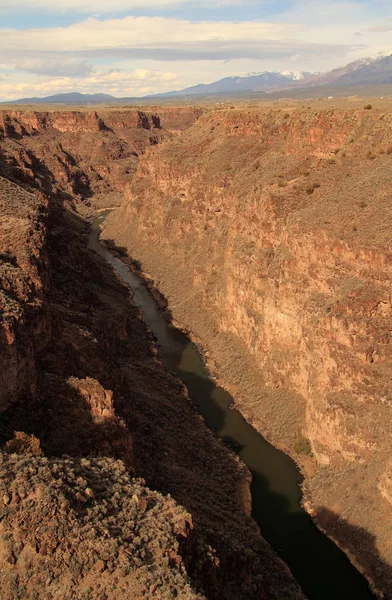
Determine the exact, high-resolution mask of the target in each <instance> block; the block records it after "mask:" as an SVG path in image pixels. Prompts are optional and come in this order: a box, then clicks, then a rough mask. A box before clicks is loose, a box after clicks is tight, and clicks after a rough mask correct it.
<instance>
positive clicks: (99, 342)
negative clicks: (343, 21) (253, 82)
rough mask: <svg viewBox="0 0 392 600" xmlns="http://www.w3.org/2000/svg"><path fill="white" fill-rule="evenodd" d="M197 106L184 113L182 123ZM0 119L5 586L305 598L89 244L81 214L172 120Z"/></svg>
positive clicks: (16, 593) (0, 453)
mask: <svg viewBox="0 0 392 600" xmlns="http://www.w3.org/2000/svg"><path fill="white" fill-rule="evenodd" d="M197 116H198V115H197V114H195V113H194V111H190V113H189V114H187V113H186V112H184V111H182V112H181V119H182V120H183V122H182V125H180V126H179V129H180V130H181V129H182V128H183V127H185V125H184V123H186V122H187V123H189V120H190V121H192V122H193V121H194V120H195V119H196V118H197ZM167 119H168V123H169V124H170V122H171V121H170V120H171V119H173V114H172V113H171V112H169V113H168V115H167ZM0 124H1V126H0V132H1V140H0V227H1V229H0V233H1V238H0V243H1V246H0V253H1V254H0V284H1V296H0V308H1V319H0V334H1V338H0V366H1V375H0V377H1V390H0V471H1V485H0V487H1V494H0V571H1V575H0V580H1V587H2V589H4V590H5V593H6V594H7V597H8V598H10V600H13V599H15V600H16V598H18V597H20V594H24V595H25V596H26V597H27V596H30V595H31V596H32V595H34V597H39V598H42V599H43V600H52V599H53V598H55V597H58V596H59V594H60V595H61V594H65V595H66V594H69V593H71V594H72V597H74V598H78V599H80V600H83V599H87V598H88V599H89V600H90V599H100V600H102V598H117V599H118V600H122V599H123V598H130V597H132V598H151V600H152V599H153V598H157V597H159V598H173V597H177V598H181V599H183V600H191V599H193V600H202V599H203V598H206V597H208V598H209V599H217V600H220V599H222V600H223V598H224V599H225V600H226V599H228V600H241V599H242V600H245V599H246V600H248V599H254V600H256V599H257V600H260V599H267V598H268V599H269V600H270V599H272V600H273V599H276V600H278V598H279V600H285V599H287V600H294V599H295V600H297V599H298V600H300V599H302V598H303V595H302V592H301V590H300V589H299V586H298V585H297V583H296V582H295V580H294V578H293V577H292V575H291V573H290V572H289V570H288V568H287V567H286V565H284V563H283V562H282V561H281V560H280V559H279V558H278V557H277V556H276V554H275V553H274V552H273V551H272V549H271V548H270V547H269V545H268V544H267V543H266V542H265V541H264V539H263V538H262V537H261V536H260V533H259V531H258V529H257V526H256V525H255V523H254V522H253V521H252V519H251V518H250V517H249V516H247V514H245V511H244V506H243V505H242V502H240V501H239V498H238V496H239V494H238V490H239V488H241V486H242V485H244V486H245V483H246V482H247V481H248V479H249V473H248V471H247V470H246V468H245V466H244V465H243V464H242V463H241V462H240V461H239V460H238V458H237V457H236V455H235V454H233V453H232V452H231V451H229V450H228V449H227V448H226V446H225V445H224V444H223V443H222V442H221V441H219V440H217V439H216V438H215V437H214V436H213V434H212V433H211V432H210V431H209V430H208V429H207V427H206V426H205V424H204V422H203V420H202V419H201V418H200V417H199V415H198V414H197V413H196V411H195V410H194V409H193V407H192V405H191V403H190V401H189V399H188V397H187V393H186V390H185V389H184V386H183V384H182V383H181V382H180V381H179V380H177V379H176V378H175V377H174V376H173V375H172V374H170V373H169V372H167V371H166V370H165V368H164V367H163V365H162V364H161V362H160V361H159V360H158V359H157V356H156V348H155V346H154V341H153V339H152V337H151V334H150V333H149V331H148V330H147V328H146V325H145V324H144V323H143V321H142V318H141V314H140V312H139V310H138V309H137V308H136V306H135V305H134V303H133V302H132V298H131V296H130V292H129V289H128V288H127V287H126V286H125V285H123V283H122V282H121V281H120V280H119V278H118V277H117V276H115V274H114V273H113V271H112V270H111V268H110V267H109V266H108V265H107V263H106V262H105V261H104V260H103V259H102V258H101V257H100V256H98V255H96V254H95V253H93V252H92V251H90V250H88V249H87V241H88V235H89V224H88V221H87V220H86V218H85V216H86V215H93V214H94V209H95V207H96V206H98V207H99V206H102V205H103V206H108V205H110V204H112V203H113V202H114V201H115V202H119V201H120V199H121V193H122V189H123V186H124V185H125V183H126V182H129V181H130V180H131V179H132V177H133V175H134V173H135V170H136V165H137V161H138V159H140V156H142V155H143V154H144V153H145V152H146V151H148V148H149V147H152V146H153V145H156V144H157V143H158V142H162V141H163V140H164V139H166V140H169V139H174V138H175V137H176V136H178V132H177V131H168V130H167V129H164V128H162V125H161V122H160V118H159V117H157V116H155V115H153V114H148V113H141V112H140V111H124V112H121V111H113V112H110V111H109V112H108V113H106V112H100V113H99V114H97V113H95V112H88V111H86V112H80V113H78V112H70V113H63V112H55V113H31V112H25V113H24V112H17V113H15V112H12V113H7V112H3V113H0ZM171 129H172V130H174V129H175V127H174V126H173V124H172V125H171Z"/></svg>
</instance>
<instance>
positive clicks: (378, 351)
mask: <svg viewBox="0 0 392 600" xmlns="http://www.w3.org/2000/svg"><path fill="white" fill-rule="evenodd" d="M391 160H392V115H391V114H390V113H388V112H385V113H382V112H380V111H374V110H373V111H371V110H354V109H352V110H344V109H329V110H327V109H319V110H318V108H317V103H314V104H312V106H309V107H300V108H298V109H297V108H296V109H293V108H289V109H287V110H286V109H283V110H282V109H279V108H276V109H265V110H261V109H251V110H246V109H235V108H233V109H230V110H209V111H207V112H205V114H203V116H201V117H200V118H199V120H198V121H197V122H196V123H195V124H194V125H193V126H191V127H189V128H188V129H187V130H185V131H184V132H183V134H182V135H181V136H179V137H178V136H177V137H175V138H171V139H166V140H164V141H163V143H162V144H160V145H159V146H157V147H154V148H150V149H148V151H147V152H146V153H145V154H144V156H143V157H142V159H141V160H140V162H139V164H138V167H137V173H136V177H135V178H134V179H133V181H132V183H131V184H130V185H129V186H128V189H127V192H126V198H125V200H124V202H123V204H122V206H121V208H120V209H119V210H118V211H116V212H114V213H113V214H112V215H111V216H110V217H109V219H108V221H107V225H106V226H105V230H104V237H105V238H106V239H107V240H110V241H111V242H114V243H115V244H116V245H117V246H118V247H123V248H124V249H126V250H127V251H128V253H129V255H130V256H131V257H132V258H134V259H137V260H138V261H140V262H141V265H142V269H143V271H145V272H146V273H147V274H148V275H149V276H150V277H151V278H152V280H153V284H154V285H155V286H156V287H158V288H159V290H160V291H161V292H162V293H163V294H164V295H165V296H166V298H167V300H168V307H169V310H170V311H171V313H172V315H173V317H174V319H175V320H176V321H177V322H178V323H180V325H181V326H182V327H183V328H184V329H186V330H188V331H190V332H191V334H192V335H193V336H194V339H196V340H197V341H199V342H200V343H201V345H202V347H203V348H204V349H205V350H206V358H207V360H208V364H209V366H210V368H211V370H212V372H213V373H214V374H215V376H216V377H217V378H218V379H220V380H221V381H222V382H223V384H224V385H225V386H226V387H227V388H228V389H229V391H230V392H231V393H232V395H233V396H234V397H235V400H236V402H237V404H238V406H239V408H240V409H241V411H242V412H243V414H244V415H245V416H246V417H247V418H248V419H249V420H250V421H251V422H252V423H253V425H254V426H255V427H256V429H258V430H259V431H260V432H262V433H263V434H264V435H266V436H267V437H268V438H269V439H270V440H271V441H272V442H273V443H274V444H276V445H278V446H280V447H282V448H284V449H285V450H286V451H287V452H289V453H290V454H291V455H293V456H294V457H295V458H296V459H297V460H298V461H299V462H300V463H302V464H303V466H304V469H305V473H308V475H309V476H308V477H307V479H306V483H305V490H306V504H307V506H308V509H309V510H310V511H312V513H313V514H314V516H315V519H316V520H317V521H318V522H319V524H320V526H322V527H323V528H325V529H326V530H327V531H328V532H329V534H330V535H331V536H332V537H334V539H336V540H338V542H339V544H340V545H341V546H342V547H343V548H344V549H345V550H346V551H347V552H348V553H349V554H350V555H351V557H352V558H353V560H355V561H356V564H357V565H358V566H359V567H360V568H361V569H362V570H364V571H365V572H366V574H367V576H368V577H369V578H370V579H371V580H372V581H374V582H376V585H377V587H378V588H379V589H381V590H383V591H384V593H385V594H386V596H385V597H390V596H391V595H392V575H391V567H392V527H391V523H392V507H391V496H392V494H391V483H390V482H391V463H390V447H391V443H390V439H391V427H392V426H391V422H392V421H391V417H392V405H391V402H392V382H391V367H392V350H391V348H392V346H391V344H390V339H391V326H390V323H391V315H392V300H391V298H392V296H391V293H392V289H391V288H392V285H391V275H392V260H391V259H392V246H391V237H390V236H391V231H392V205H391V202H390V190H391V183H392V181H391V179H392V171H391ZM310 450H311V452H312V455H313V458H312V457H309V456H304V454H303V453H304V452H305V454H309V452H310ZM312 462H313V465H312ZM331 514H334V515H336V518H335V519H331V516H330V515H331ZM326 515H329V516H328V517H327V516H326ZM344 523H348V524H349V527H345V526H344Z"/></svg>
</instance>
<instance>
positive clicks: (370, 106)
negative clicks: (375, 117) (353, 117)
mask: <svg viewBox="0 0 392 600" xmlns="http://www.w3.org/2000/svg"><path fill="white" fill-rule="evenodd" d="M372 108H373V106H372V105H371V104H366V106H364V109H365V110H372Z"/></svg>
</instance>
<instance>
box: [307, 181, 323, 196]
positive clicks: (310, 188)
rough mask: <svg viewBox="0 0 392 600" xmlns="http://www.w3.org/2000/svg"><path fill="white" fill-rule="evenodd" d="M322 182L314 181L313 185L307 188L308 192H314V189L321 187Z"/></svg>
mask: <svg viewBox="0 0 392 600" xmlns="http://www.w3.org/2000/svg"><path fill="white" fill-rule="evenodd" d="M319 187H320V184H319V183H312V184H311V185H308V187H307V188H306V190H305V191H306V193H307V194H308V195H310V194H313V192H314V190H315V189H317V188H319Z"/></svg>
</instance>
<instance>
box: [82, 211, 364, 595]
mask: <svg viewBox="0 0 392 600" xmlns="http://www.w3.org/2000/svg"><path fill="white" fill-rule="evenodd" d="M108 212H109V211H106V212H104V213H101V214H100V215H99V216H98V217H97V218H96V219H95V220H94V222H93V224H92V229H91V234H90V237H89V248H90V249H92V250H95V251H96V252H97V253H98V254H100V255H101V256H102V257H104V258H105V259H106V260H107V261H108V263H110V265H111V266H112V267H113V269H114V270H115V271H116V272H117V273H118V274H119V275H120V277H121V278H122V280H123V281H124V282H125V283H126V284H127V285H128V286H129V287H130V289H131V290H132V292H133V300H134V302H135V304H136V305H137V306H138V307H139V308H140V310H141V311H142V314H143V318H144V321H145V322H146V324H147V325H148V326H149V327H150V329H151V330H152V332H153V334H154V335H155V336H156V338H157V344H158V348H159V356H160V358H161V360H162V361H163V362H164V364H165V366H166V367H167V368H168V369H169V370H170V371H172V372H173V373H175V374H176V375H177V376H178V377H179V378H180V379H181V380H182V381H183V382H184V384H185V385H186V386H187V388H188V390H189V396H190V398H191V400H192V402H193V403H194V405H195V407H196V408H197V410H198V411H199V412H200V413H201V414H202V415H203V417H204V419H205V422H206V424H207V426H208V427H209V428H210V429H212V430H213V431H214V433H215V434H216V435H217V436H219V437H220V438H223V439H224V440H225V441H226V442H228V443H229V445H230V446H231V447H232V448H235V451H236V452H237V453H238V454H239V456H240V457H241V459H242V460H243V462H244V463H245V464H246V465H247V466H248V468H249V469H250V471H251V473H252V477H253V479H252V485H251V495H252V516H253V518H254V520H255V521H256V522H257V523H258V525H259V527H260V530H261V533H262V535H263V537H264V538H265V539H266V540H268V542H269V543H270V544H271V546H272V547H273V548H274V549H275V550H276V552H277V553H278V554H279V555H280V556H281V558H282V559H283V560H284V561H285V562H286V563H287V564H288V566H289V567H290V569H291V571H292V573H293V574H294V576H295V577H296V579H297V581H298V582H299V584H300V585H301V587H302V589H303V590H304V592H305V594H306V595H307V596H308V598H310V599H311V600H348V599H351V598H355V600H365V599H366V600H367V599H368V600H370V599H372V598H373V599H374V596H373V594H372V593H371V591H370V589H369V586H368V584H367V581H366V579H365V578H364V577H363V576H362V575H361V574H360V573H359V572H358V571H357V570H356V569H355V568H354V567H353V566H352V564H351V563H350V561H349V560H348V558H347V557H346V555H345V554H344V553H343V552H342V551H341V550H340V549H339V548H338V547H337V546H336V545H335V544H334V543H333V542H332V541H331V540H330V539H329V538H328V537H327V536H326V535H324V534H323V533H322V532H321V531H319V530H318V529H317V527H316V526H315V524H314V523H313V521H312V519H311V518H310V516H309V515H308V514H307V513H306V511H305V510H304V509H303V508H302V506H301V481H302V476H301V473H300V471H299V469H298V468H297V466H296V464H295V463H294V462H293V461H292V460H291V459H290V458H289V457H288V456H287V455H286V454H284V453H283V452H281V451H280V450H277V449H276V448H274V447H273V446H271V444H269V443H268V442H267V441H266V440H265V439H264V438H263V437H262V435H260V434H259V433H257V432H256V431H255V430H254V429H253V427H252V426H251V425H249V424H248V423H247V422H246V421H245V419H244V418H243V416H242V415H241V413H240V412H239V411H238V410H235V409H233V408H231V407H232V406H233V399H232V397H231V396H230V395H229V394H228V393H227V392H226V391H225V390H224V389H223V388H221V387H219V386H218V385H216V384H215V383H214V382H213V381H212V380H211V378H210V377H209V375H208V372H207V370H206V368H205V367H204V365H203V360H202V357H201V355H200V353H199V351H198V349H197V347H196V346H195V345H194V344H193V343H192V342H191V341H190V339H189V338H188V337H187V335H186V334H184V333H183V332H182V331H181V330H179V329H177V328H176V327H174V325H172V324H171V323H169V322H168V321H167V320H166V319H165V318H164V316H163V315H162V313H161V312H160V310H159V308H158V306H157V304H156V302H155V300H154V298H153V297H152V295H151V293H150V291H149V290H148V289H147V287H146V286H145V284H144V282H143V280H142V279H141V278H140V277H138V276H137V275H136V274H135V273H133V272H132V271H131V270H130V269H129V268H128V267H127V266H126V265H125V264H124V262H122V261H121V260H120V259H119V258H117V257H116V256H114V255H113V254H112V253H111V252H110V251H109V250H107V249H106V248H105V247H104V246H103V245H102V244H101V243H100V241H99V235H100V226H101V225H102V222H103V221H104V219H105V217H106V216H107V214H108Z"/></svg>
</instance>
